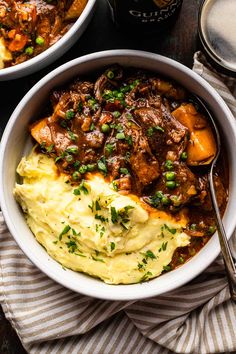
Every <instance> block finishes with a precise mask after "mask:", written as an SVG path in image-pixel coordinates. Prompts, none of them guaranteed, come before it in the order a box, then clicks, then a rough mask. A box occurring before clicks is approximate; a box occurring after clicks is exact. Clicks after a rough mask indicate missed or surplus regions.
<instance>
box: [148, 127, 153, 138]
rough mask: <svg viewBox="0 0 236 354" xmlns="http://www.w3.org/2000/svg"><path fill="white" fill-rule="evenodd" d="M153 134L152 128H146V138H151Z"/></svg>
mask: <svg viewBox="0 0 236 354" xmlns="http://www.w3.org/2000/svg"><path fill="white" fill-rule="evenodd" d="M153 133H154V130H153V128H152V127H151V128H148V130H147V136H148V137H151V136H152V135H153Z"/></svg>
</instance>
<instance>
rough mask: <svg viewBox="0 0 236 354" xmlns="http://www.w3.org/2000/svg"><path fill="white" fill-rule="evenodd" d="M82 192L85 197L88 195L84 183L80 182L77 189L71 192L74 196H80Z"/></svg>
mask: <svg viewBox="0 0 236 354" xmlns="http://www.w3.org/2000/svg"><path fill="white" fill-rule="evenodd" d="M81 192H83V193H84V194H85V195H87V194H89V191H88V189H87V187H86V186H85V181H84V180H82V182H81V183H80V185H79V187H78V188H76V189H74V190H73V194H74V195H80V194H81Z"/></svg>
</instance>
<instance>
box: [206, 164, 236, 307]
mask: <svg viewBox="0 0 236 354" xmlns="http://www.w3.org/2000/svg"><path fill="white" fill-rule="evenodd" d="M209 186H210V191H211V193H210V194H211V200H212V206H213V209H214V212H215V216H216V224H217V231H218V237H219V241H220V246H221V252H222V255H223V259H224V263H225V269H226V275H227V278H228V283H229V290H230V294H231V298H232V300H233V301H234V302H236V268H235V264H234V261H233V256H232V253H231V250H230V247H229V243H228V240H227V237H226V233H225V229H224V225H223V222H222V219H221V215H220V210H219V207H218V203H217V199H216V192H215V186H214V181H213V165H212V168H211V170H210V173H209Z"/></svg>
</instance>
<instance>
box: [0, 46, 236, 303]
mask: <svg viewBox="0 0 236 354" xmlns="http://www.w3.org/2000/svg"><path fill="white" fill-rule="evenodd" d="M114 63H119V64H121V65H123V66H133V67H139V68H143V69H147V70H152V71H154V72H157V73H160V74H162V75H165V76H168V77H170V78H171V79H174V80H176V81H178V82H179V83H180V84H181V85H183V86H184V87H186V88H187V89H188V90H189V91H190V92H192V93H194V94H196V95H199V96H200V97H201V98H203V99H204V100H205V101H206V102H207V104H208V107H209V108H210V109H211V110H212V112H213V115H214V117H215V119H216V120H217V123H218V125H219V126H220V127H221V129H222V131H223V139H224V142H225V145H226V151H227V158H228V160H229V167H230V189H229V202H228V205H227V209H226V212H225V215H224V225H225V229H226V233H227V236H228V238H229V237H230V236H231V235H232V233H233V231H234V229H235V226H236V218H235V201H234V197H235V195H236V154H235V151H236V125H235V121H234V118H233V116H232V114H231V112H230V110H229V109H228V107H227V106H226V104H225V102H224V101H223V100H222V98H221V97H220V96H219V95H218V93H217V92H216V91H215V90H214V89H213V88H212V87H211V86H210V85H209V84H208V83H207V82H206V81H205V80H203V79H202V78H201V77H200V76H198V75H197V74H196V73H194V72H193V71H192V70H190V69H188V68H187V67H185V66H183V65H182V64H180V63H178V62H176V61H173V60H171V59H168V58H165V57H163V56H160V55H157V54H153V53H147V52H141V51H133V50H111V51H105V52H99V53H94V54H89V55H86V56H83V57H81V58H77V59H75V60H72V61H70V62H68V63H66V64H64V65H62V66H60V67H59V68H57V69H55V70H54V71H52V72H51V73H49V74H48V75H47V76H45V77H44V78H43V79H42V80H40V81H39V82H38V83H37V84H36V85H35V86H34V87H33V88H32V89H31V90H30V91H29V92H28V93H27V94H26V96H25V97H24V98H23V99H22V101H21V102H20V103H19V105H18V106H17V108H16V109H15V111H14V113H13V114H12V116H11V118H10V120H9V122H8V124H7V127H6V129H5V132H4V135H3V138H2V142H1V150H0V202H1V208H2V211H3V214H4V217H5V220H6V223H7V225H8V227H9V230H10V232H11V234H12V235H13V237H14V238H15V240H16V242H17V243H18V245H19V246H20V247H21V249H22V250H23V251H24V253H25V254H26V255H27V256H28V257H29V258H30V259H31V261H32V262H33V263H34V264H35V265H36V266H37V267H38V268H39V269H41V270H42V271H43V272H44V273H46V274H47V275H48V276H49V277H51V278H52V279H54V280H55V281H57V282H58V283H60V284H62V285H64V286H65V287H67V288H69V289H72V290H74V291H76V292H79V293H81V294H85V295H89V296H93V297H97V298H101V299H108V300H135V299H141V298H148V297H153V296H155V295H160V294H163V293H165V292H168V291H170V290H173V289H175V288H178V287H179V286H181V285H183V284H185V283H187V282H188V281H190V280H191V279H193V278H194V277H196V276H197V275H198V274H200V273H201V272H202V271H203V270H204V269H205V268H206V267H207V266H208V265H209V264H210V263H211V262H212V261H213V260H214V259H215V258H216V256H217V255H218V254H219V252H220V246H219V242H218V237H217V234H215V235H214V236H213V237H212V238H211V240H210V241H209V242H208V243H207V244H206V246H205V247H204V248H203V249H202V250H201V251H200V252H199V253H198V254H197V255H196V256H194V257H193V258H192V259H191V260H190V261H189V262H187V263H186V264H184V265H183V266H181V267H179V268H178V269H176V270H173V271H171V272H169V273H166V274H164V275H161V276H160V277H158V278H155V279H153V280H150V281H149V282H146V283H142V284H132V285H108V284H105V283H104V282H102V281H101V280H98V279H95V278H92V277H89V276H87V275H85V274H82V273H77V272H74V271H71V270H66V271H65V270H63V269H62V267H61V265H60V264H59V263H57V262H56V261H54V260H53V259H52V258H50V257H49V255H48V254H47V253H46V251H45V250H44V248H43V247H41V246H40V245H39V243H38V242H37V241H36V240H35V238H34V236H33V234H32V233H31V231H30V230H29V228H28V226H27V224H26V222H25V219H24V216H23V213H22V211H21V209H20V207H19V205H18V204H17V203H16V201H15V199H14V197H13V193H12V191H13V188H14V185H15V179H16V172H15V171H16V166H17V164H18V163H19V161H20V158H21V157H22V155H23V154H24V153H25V151H26V150H27V149H29V146H27V141H29V133H28V125H29V123H30V122H31V121H32V120H33V119H36V118H38V112H40V110H41V107H43V105H44V104H45V102H46V100H47V98H48V96H49V92H50V91H51V90H52V89H53V88H55V87H57V86H59V85H61V84H62V83H65V82H66V81H68V80H71V79H72V78H74V77H76V76H77V75H79V76H82V75H85V74H89V73H91V72H93V71H96V70H98V69H99V70H100V69H102V68H104V67H106V66H108V65H112V64H114Z"/></svg>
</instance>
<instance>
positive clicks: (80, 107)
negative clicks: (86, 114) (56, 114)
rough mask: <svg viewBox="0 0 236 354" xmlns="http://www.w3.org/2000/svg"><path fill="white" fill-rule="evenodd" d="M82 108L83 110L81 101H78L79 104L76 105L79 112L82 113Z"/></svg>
mask: <svg viewBox="0 0 236 354" xmlns="http://www.w3.org/2000/svg"><path fill="white" fill-rule="evenodd" d="M82 110H83V103H82V102H81V101H80V102H79V104H78V107H77V111H78V112H79V113H82Z"/></svg>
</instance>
